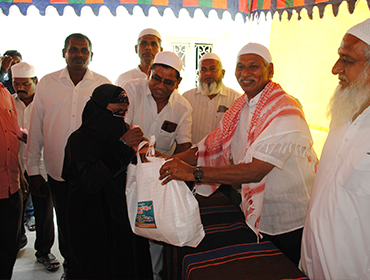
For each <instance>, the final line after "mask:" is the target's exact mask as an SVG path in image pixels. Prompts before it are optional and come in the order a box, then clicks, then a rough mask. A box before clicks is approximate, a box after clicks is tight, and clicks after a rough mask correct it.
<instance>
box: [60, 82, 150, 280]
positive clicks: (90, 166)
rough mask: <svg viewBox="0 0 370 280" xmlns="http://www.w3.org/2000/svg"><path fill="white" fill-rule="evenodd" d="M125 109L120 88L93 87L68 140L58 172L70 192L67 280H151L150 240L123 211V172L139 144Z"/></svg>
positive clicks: (138, 131)
mask: <svg viewBox="0 0 370 280" xmlns="http://www.w3.org/2000/svg"><path fill="white" fill-rule="evenodd" d="M128 104H129V102H128V97H127V95H126V93H125V92H124V90H123V89H122V88H120V87H117V86H114V85H110V84H106V85H101V86H99V87H97V88H96V89H95V90H94V92H93V94H92V97H91V99H90V100H89V101H88V102H87V104H86V106H85V109H84V111H83V114H82V125H81V127H80V128H79V129H78V130H76V131H75V132H74V133H72V135H71V136H70V137H69V139H68V143H67V146H66V148H65V157H64V165H63V172H62V177H63V179H64V180H66V181H67V182H68V184H69V188H70V193H69V200H68V208H67V209H68V213H67V217H68V227H69V235H70V246H71V259H72V263H71V268H70V269H69V270H68V273H67V275H68V279H151V278H152V269H151V260H150V253H149V244H148V240H147V239H145V238H142V237H139V236H137V235H135V234H134V233H133V232H132V231H131V227H130V223H129V219H128V213H127V206H126V195H125V189H126V167H127V165H128V164H129V163H130V161H131V160H132V159H133V158H134V156H135V151H134V150H133V148H132V147H133V146H135V145H137V144H138V143H140V142H141V141H142V140H143V133H142V131H141V129H140V128H135V129H132V130H127V127H126V125H125V122H124V119H123V117H124V113H125V111H126V110H127V108H128ZM122 140H124V141H123V142H122ZM124 142H125V143H124Z"/></svg>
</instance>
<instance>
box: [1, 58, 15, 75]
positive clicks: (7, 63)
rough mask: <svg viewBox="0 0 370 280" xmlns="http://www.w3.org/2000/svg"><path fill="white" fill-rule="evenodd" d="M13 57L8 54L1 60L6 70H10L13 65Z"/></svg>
mask: <svg viewBox="0 0 370 280" xmlns="http://www.w3.org/2000/svg"><path fill="white" fill-rule="evenodd" d="M12 62H13V58H12V57H11V56H10V55H6V56H4V57H3V59H2V60H1V67H3V68H4V69H5V70H6V71H8V70H9V68H10V66H11V65H12Z"/></svg>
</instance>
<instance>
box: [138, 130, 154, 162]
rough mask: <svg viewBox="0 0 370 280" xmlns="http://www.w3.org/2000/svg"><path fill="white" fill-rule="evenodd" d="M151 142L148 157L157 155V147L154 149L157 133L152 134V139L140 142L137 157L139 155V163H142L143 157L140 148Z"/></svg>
mask: <svg viewBox="0 0 370 280" xmlns="http://www.w3.org/2000/svg"><path fill="white" fill-rule="evenodd" d="M147 143H149V148H148V151H147V152H146V155H145V156H146V157H154V156H155V149H154V144H155V135H152V136H151V137H150V141H149V142H148V141H142V142H140V144H139V146H138V148H137V152H136V157H137V163H142V161H141V157H140V150H141V149H142V148H143V147H144V146H145V145H146V144H147Z"/></svg>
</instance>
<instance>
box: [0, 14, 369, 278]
mask: <svg viewBox="0 0 370 280" xmlns="http://www.w3.org/2000/svg"><path fill="white" fill-rule="evenodd" d="M161 41H162V38H161V35H160V34H159V32H158V31H156V30H154V29H150V28H149V29H145V30H143V31H142V32H141V33H140V34H139V36H138V41H137V45H136V46H135V51H136V53H137V54H138V56H139V58H140V64H139V65H138V66H137V67H136V68H134V69H132V70H130V71H128V72H126V73H123V74H121V75H120V76H119V78H118V79H117V81H116V85H117V86H119V87H120V90H118V91H117V90H116V88H114V89H113V91H112V92H114V91H117V92H118V93H120V94H119V96H118V97H114V101H112V100H113V99H112V98H113V97H110V98H111V99H109V98H108V99H109V100H108V101H107V102H108V103H107V102H105V103H104V104H108V105H109V104H123V103H124V104H125V105H122V106H124V108H126V109H125V110H127V113H126V114H125V115H122V114H121V113H120V112H119V111H117V110H115V109H114V108H116V107H117V105H109V106H108V107H107V108H105V106H106V105H104V108H103V111H104V110H106V109H107V110H109V112H110V113H113V115H114V116H118V117H124V121H125V122H126V128H125V129H124V130H125V131H126V130H130V129H133V132H132V133H129V134H124V135H123V136H122V137H121V138H120V139H117V141H120V142H122V143H123V144H124V145H127V146H128V147H129V148H130V149H131V148H132V146H133V145H134V144H133V143H135V144H136V143H137V141H138V138H137V137H136V138H135V141H134V142H133V143H129V142H130V141H132V140H131V139H132V138H129V137H128V136H127V137H126V136H125V135H134V134H135V135H137V134H138V133H139V135H140V137H144V138H148V139H149V138H150V136H151V135H155V136H156V149H157V150H158V151H159V152H160V153H162V154H163V156H165V157H172V158H173V160H171V161H167V162H166V163H165V164H164V165H163V166H162V168H161V170H160V174H159V178H160V179H161V180H163V182H162V184H166V183H168V182H169V181H171V180H174V179H176V180H183V181H187V182H194V188H195V190H196V192H197V193H198V194H200V195H203V196H210V195H211V194H212V193H214V192H215V191H217V190H218V189H219V190H221V191H223V192H225V195H227V196H228V197H229V198H230V199H231V200H232V201H233V202H234V203H235V204H236V205H238V206H240V208H241V210H242V212H243V213H244V216H245V222H246V223H247V225H248V226H249V227H250V229H251V230H252V231H253V232H254V233H255V236H256V242H257V241H258V240H260V239H261V238H262V239H263V240H270V241H271V242H273V243H274V244H275V245H276V246H277V247H278V248H279V249H280V250H281V251H282V252H283V253H284V254H285V255H286V256H287V257H288V258H289V259H290V260H291V261H292V262H293V263H294V264H295V265H296V266H299V267H300V269H301V270H302V271H303V272H304V273H306V274H307V275H308V277H309V278H310V279H370V261H369V259H370V244H369V242H368V240H369V235H370V225H369V223H367V222H366V216H367V215H368V214H370V203H369V202H370V183H369V182H370V156H369V155H370V144H369V143H370V141H369V140H370V139H369V137H370V133H369V132H370V124H369V126H368V122H370V108H369V106H370V91H369V89H368V88H369V84H370V67H369V66H370V19H368V20H365V21H364V22H361V23H359V24H357V25H355V26H354V27H352V28H351V29H349V30H348V31H347V32H346V33H345V35H344V37H343V40H342V43H341V45H340V47H339V50H338V54H339V59H338V61H337V62H336V63H335V65H334V66H333V69H332V73H333V74H334V75H338V78H339V85H338V87H337V89H336V91H335V93H334V95H333V96H332V98H331V101H330V104H329V106H328V116H329V117H331V125H330V133H329V136H328V139H327V141H326V144H325V146H324V149H323V153H322V157H321V160H320V163H319V160H318V159H317V157H316V154H315V151H314V150H313V147H312V145H313V140H312V137H311V134H310V130H309V127H308V125H307V122H306V120H305V115H304V112H303V108H302V106H301V104H300V103H299V101H298V100H297V99H295V98H294V97H292V96H290V95H289V94H287V93H286V92H285V91H284V90H283V89H282V88H281V86H280V85H279V84H277V83H275V82H273V80H272V78H273V75H274V65H273V62H272V61H273V60H272V57H271V54H270V51H269V50H268V49H267V48H266V47H264V46H262V45H260V44H256V43H248V44H247V45H245V46H244V47H243V48H242V49H241V50H240V52H239V53H238V54H237V61H236V68H235V77H236V79H237V80H238V83H239V85H240V87H241V90H242V92H243V95H241V94H240V93H238V92H236V91H234V90H232V89H230V88H228V87H226V86H225V85H223V83H222V79H223V77H224V75H225V70H224V69H223V67H222V61H221V59H220V57H218V56H217V55H216V54H214V53H207V54H204V55H203V56H202V57H201V59H200V61H199V80H198V85H197V87H196V88H194V89H190V90H189V91H187V92H185V93H184V94H183V95H181V94H180V93H179V92H178V87H179V84H180V83H181V76H180V73H181V70H182V68H183V62H182V61H181V59H180V58H179V57H178V56H177V55H176V54H175V53H173V52H167V51H163V49H162V47H161ZM12 54H13V56H12ZM92 55H93V53H92V44H91V42H90V40H89V38H88V37H86V36H85V35H83V34H79V33H76V34H71V35H70V36H68V37H67V38H66V40H65V46H64V48H63V57H64V58H65V61H66V67H65V68H64V69H62V70H59V71H56V72H53V73H51V74H48V75H46V76H44V77H43V78H42V79H41V80H40V81H38V79H37V77H36V74H35V68H34V67H33V66H32V65H30V64H28V63H26V62H22V57H21V55H20V54H19V53H17V52H13V53H11V54H9V53H8V54H7V53H6V54H5V56H4V58H3V59H2V68H1V72H0V73H3V74H2V76H1V78H2V81H4V82H3V83H2V84H0V98H1V101H0V109H1V111H0V172H1V175H0V176H1V182H0V227H1V228H7V229H8V230H6V231H4V230H2V231H0V278H1V279H3V278H4V279H10V278H11V276H12V270H13V266H14V263H15V260H16V255H17V252H18V251H19V248H20V243H21V240H22V238H21V237H22V236H23V235H24V233H23V234H22V231H21V228H22V227H23V225H22V224H23V222H22V217H23V203H22V198H23V199H25V198H27V197H28V192H29V191H30V192H31V193H32V200H33V205H34V212H35V213H34V215H35V220H36V233H37V238H36V241H35V249H36V253H35V256H36V259H37V261H38V262H40V263H42V264H43V265H44V267H45V269H47V270H49V271H55V270H57V269H58V267H59V266H60V262H59V260H57V259H56V257H55V256H54V255H53V254H51V251H50V250H51V246H52V244H53V241H54V225H53V207H54V209H55V213H56V216H57V224H58V238H59V250H60V253H61V255H62V256H63V258H64V262H63V267H64V274H63V275H62V279H68V275H69V273H68V271H73V269H74V267H73V265H72V267H71V266H70V264H71V263H72V264H73V263H74V264H76V263H78V260H74V259H73V260H72V259H71V258H72V257H73V256H71V247H70V240H69V234H71V231H69V229H68V227H69V226H71V225H68V219H67V205H68V197H69V182H67V181H65V180H64V179H65V177H63V176H62V171H63V162H64V160H65V146H66V143H67V141H68V138H69V137H70V135H71V134H72V133H73V132H74V131H76V130H78V129H79V128H80V127H81V124H82V112H83V110H84V108H85V105H86V103H87V102H88V101H89V100H90V97H91V95H92V93H93V91H94V89H96V88H97V87H99V86H101V85H104V84H111V82H110V81H109V80H108V79H107V78H105V77H104V76H101V75H99V74H97V73H95V72H93V71H91V70H89V68H88V66H89V63H90V61H91V58H92ZM4 73H5V74H6V75H5V74H4ZM3 76H7V77H5V78H3ZM5 80H6V81H5ZM5 86H6V87H5ZM36 86H37V89H36ZM6 88H8V90H7V89H6ZM121 92H122V93H121ZM10 93H13V94H14V95H13V98H12V96H11V94H10ZM112 94H113V93H112ZM126 94H127V95H126ZM123 96H124V98H123ZM127 97H128V99H127ZM117 98H118V99H117ZM93 101H94V100H93ZM95 101H96V100H95ZM95 101H94V102H95ZM96 103H97V105H96V106H101V105H99V104H98V103H99V102H96ZM117 108H118V107H117ZM127 108H128V109H127ZM99 110H102V109H101V108H100V109H99ZM123 113H125V112H123ZM92 127H93V125H92ZM24 154H26V156H25V155H24ZM19 155H20V156H19ZM99 164H102V163H101V161H100V162H99ZM77 167H78V166H77ZM44 168H45V171H46V172H44ZM108 170H110V169H109V168H107V172H108ZM366 178H367V179H366ZM27 182H28V183H27ZM28 185H29V191H28ZM225 186H229V188H227V190H226V188H225ZM231 186H232V187H231ZM235 198H236V199H235ZM88 214H89V213H87V215H88ZM73 237H74V240H76V239H75V236H73ZM150 254H151V266H152V273H153V275H152V277H153V279H156V280H157V279H161V278H162V269H163V256H162V245H161V244H159V243H157V242H154V241H151V242H150ZM102 257H104V256H102ZM81 269H83V268H81ZM71 275H72V274H71ZM71 275H70V276H71ZM80 275H83V273H80ZM69 278H70V279H73V277H69Z"/></svg>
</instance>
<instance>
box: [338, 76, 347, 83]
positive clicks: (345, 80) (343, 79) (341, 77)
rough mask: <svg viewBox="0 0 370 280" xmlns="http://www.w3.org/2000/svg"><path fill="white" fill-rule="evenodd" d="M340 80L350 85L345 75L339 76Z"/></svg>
mask: <svg viewBox="0 0 370 280" xmlns="http://www.w3.org/2000/svg"><path fill="white" fill-rule="evenodd" d="M338 78H339V80H341V81H344V82H346V83H348V79H347V77H346V76H344V75H339V76H338Z"/></svg>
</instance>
